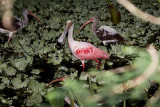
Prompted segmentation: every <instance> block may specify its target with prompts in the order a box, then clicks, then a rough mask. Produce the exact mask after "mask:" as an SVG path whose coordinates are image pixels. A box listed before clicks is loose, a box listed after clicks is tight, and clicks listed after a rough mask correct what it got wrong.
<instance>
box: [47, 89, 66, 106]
mask: <svg viewBox="0 0 160 107" xmlns="http://www.w3.org/2000/svg"><path fill="white" fill-rule="evenodd" d="M66 94H67V90H66V89H64V88H55V89H54V90H52V91H50V92H48V93H47V99H48V100H49V102H50V104H51V106H52V107H64V98H65V96H66Z"/></svg>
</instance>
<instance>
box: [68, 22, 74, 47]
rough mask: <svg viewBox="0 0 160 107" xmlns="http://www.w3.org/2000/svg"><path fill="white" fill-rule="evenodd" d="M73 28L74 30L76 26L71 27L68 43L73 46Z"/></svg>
mask: <svg viewBox="0 0 160 107" xmlns="http://www.w3.org/2000/svg"><path fill="white" fill-rule="evenodd" d="M73 28H74V24H72V26H71V27H70V29H69V31H68V43H69V44H72V42H74V39H73Z"/></svg>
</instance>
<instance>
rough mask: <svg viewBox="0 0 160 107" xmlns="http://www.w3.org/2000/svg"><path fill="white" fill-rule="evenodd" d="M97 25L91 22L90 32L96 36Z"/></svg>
mask: <svg viewBox="0 0 160 107" xmlns="http://www.w3.org/2000/svg"><path fill="white" fill-rule="evenodd" d="M97 23H98V22H93V24H92V32H93V34H94V35H96V30H97Z"/></svg>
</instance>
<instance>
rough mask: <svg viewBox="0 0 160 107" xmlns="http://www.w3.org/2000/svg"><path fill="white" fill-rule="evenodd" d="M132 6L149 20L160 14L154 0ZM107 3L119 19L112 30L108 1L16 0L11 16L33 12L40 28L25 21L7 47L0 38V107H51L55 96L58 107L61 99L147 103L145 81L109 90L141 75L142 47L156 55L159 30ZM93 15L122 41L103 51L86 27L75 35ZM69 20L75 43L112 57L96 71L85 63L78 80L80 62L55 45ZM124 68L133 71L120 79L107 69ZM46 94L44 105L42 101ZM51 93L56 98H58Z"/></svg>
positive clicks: (83, 103)
mask: <svg viewBox="0 0 160 107" xmlns="http://www.w3.org/2000/svg"><path fill="white" fill-rule="evenodd" d="M132 2H133V3H134V4H135V5H136V6H137V7H139V8H140V9H142V10H143V11H145V12H148V13H150V14H152V15H154V16H158V13H159V12H160V9H159V3H158V1H157V0H149V1H148V0H132ZM111 3H112V4H113V5H114V6H115V7H116V9H117V10H119V11H120V14H121V22H120V23H119V24H117V25H115V24H113V23H112V21H111V15H110V12H109V9H108V6H107V5H108V2H107V0H25V1H24V0H16V2H15V4H14V8H13V13H14V15H15V17H19V18H21V19H23V17H22V11H23V10H24V9H26V8H27V9H29V10H30V11H31V12H33V13H35V14H36V15H37V16H38V17H39V18H40V19H41V21H42V23H43V24H40V23H39V22H38V21H37V20H36V19H34V18H33V17H29V19H30V22H29V25H28V26H27V27H25V28H24V29H23V30H21V31H19V32H17V33H16V34H15V35H14V36H13V37H12V39H11V42H10V43H7V39H8V36H6V35H5V34H0V81H1V83H0V95H1V96H0V101H1V102H0V105H2V106H11V105H16V104H19V105H21V106H33V105H37V104H39V105H41V104H40V103H41V102H43V104H48V105H49V102H50V104H51V105H54V104H56V103H55V102H54V101H55V97H56V98H60V99H58V100H60V101H61V103H60V105H61V106H63V104H64V102H63V100H64V97H65V95H66V94H67V95H68V96H69V97H70V98H71V99H72V98H73V99H75V100H76V101H77V103H78V104H79V105H80V106H84V107H87V106H88V107H91V106H92V107H94V106H96V104H99V103H102V104H103V103H104V104H106V105H107V106H113V105H118V106H122V103H123V101H127V103H128V105H131V106H137V105H138V104H139V102H143V104H142V105H144V104H145V101H146V100H147V99H148V97H147V94H146V93H145V91H144V90H145V88H148V87H149V86H148V85H149V82H147V81H146V82H145V83H144V84H143V85H141V86H140V87H137V88H136V89H133V90H129V91H126V92H125V93H123V94H114V95H112V93H111V90H112V88H113V87H112V86H114V85H117V84H119V83H122V82H125V81H127V80H129V79H132V78H134V77H136V76H138V75H140V74H141V73H142V72H144V71H145V69H146V68H147V67H148V65H149V64H150V62H151V58H150V55H149V54H148V53H147V52H146V46H147V45H149V44H152V45H153V46H154V47H156V49H157V50H159V48H160V35H159V33H160V31H159V29H160V27H159V26H157V25H153V24H150V23H147V22H144V21H142V20H141V19H138V18H136V17H134V16H133V15H132V14H131V13H129V12H128V11H127V10H126V9H125V8H123V7H122V6H121V5H119V4H117V3H116V2H115V1H113V2H111ZM0 16H2V15H0ZM92 16H97V17H98V18H99V23H98V25H99V26H101V25H107V26H110V27H113V28H115V29H116V30H117V31H118V32H119V34H121V35H122V36H123V37H124V38H125V40H126V42H125V43H124V44H118V45H115V44H108V45H107V46H103V44H102V43H101V41H100V40H99V39H97V37H95V36H93V34H92V32H91V25H88V26H86V27H85V28H84V30H83V31H82V32H81V33H80V34H78V29H79V28H80V26H81V25H82V24H83V23H84V22H85V21H86V20H88V19H89V18H90V17H92ZM68 19H70V20H72V21H73V22H74V24H75V28H74V38H75V39H76V40H78V41H87V42H90V43H92V44H93V45H94V46H96V47H98V48H101V49H103V50H105V51H106V52H108V53H109V54H110V55H111V57H110V58H109V59H108V60H102V61H101V62H102V65H101V67H100V69H98V70H95V67H96V65H97V64H96V63H95V62H93V61H86V70H85V71H86V73H85V74H82V75H81V74H80V73H81V71H82V67H81V62H80V61H79V60H78V59H76V58H75V57H74V56H73V55H72V54H71V52H70V49H69V47H68V44H67V42H66V44H65V45H64V46H61V45H60V44H58V42H57V39H58V37H59V36H60V35H61V34H62V32H63V29H64V27H65V23H66V20H68ZM128 65H132V66H135V68H136V69H129V70H128V72H126V73H121V74H117V73H114V72H112V70H111V69H115V68H118V67H123V66H128ZM110 70H111V72H110ZM113 71H114V70H113ZM129 71H132V72H129ZM64 75H68V76H69V77H68V79H66V80H65V81H64V82H62V84H58V83H54V84H53V85H51V86H49V87H46V85H47V84H48V83H49V82H50V81H52V80H54V79H57V78H60V77H63V76H64ZM152 77H154V78H152V81H153V80H155V81H156V82H159V81H160V80H159V79H158V75H157V73H155V74H153V75H152ZM76 79H77V80H76ZM104 82H105V83H104ZM147 86H148V87H147ZM54 87H57V88H55V89H54ZM59 87H61V88H59ZM82 87H83V88H82ZM51 90H52V91H51ZM78 90H80V91H78ZM50 91H51V92H50ZM47 92H49V93H48V95H47V98H48V100H49V101H48V100H46V98H45V96H46V94H47ZM54 93H61V94H60V95H59V96H60V97H58V96H56V95H57V94H54ZM106 93H110V94H106ZM147 93H148V91H147ZM54 95H55V96H54ZM94 95H95V96H98V98H97V97H94ZM152 95H153V94H152ZM99 97H100V98H99ZM138 101H139V102H138ZM159 103H160V102H158V103H157V104H159ZM43 104H42V105H43ZM57 105H59V104H57Z"/></svg>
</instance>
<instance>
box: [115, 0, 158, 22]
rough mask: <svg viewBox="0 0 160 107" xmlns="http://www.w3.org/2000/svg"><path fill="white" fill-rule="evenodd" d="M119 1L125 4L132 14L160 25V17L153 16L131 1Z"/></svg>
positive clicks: (118, 0)
mask: <svg viewBox="0 0 160 107" xmlns="http://www.w3.org/2000/svg"><path fill="white" fill-rule="evenodd" d="M117 2H118V3H119V4H121V5H123V6H124V7H125V8H126V9H127V10H128V11H130V12H131V13H132V14H134V15H135V16H137V17H138V18H140V19H142V20H145V21H147V22H150V23H153V24H156V25H160V18H159V17H155V16H152V15H150V14H148V13H146V12H143V11H142V10H140V9H138V8H137V7H135V6H134V5H133V4H132V3H131V2H130V1H128V0H117Z"/></svg>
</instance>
